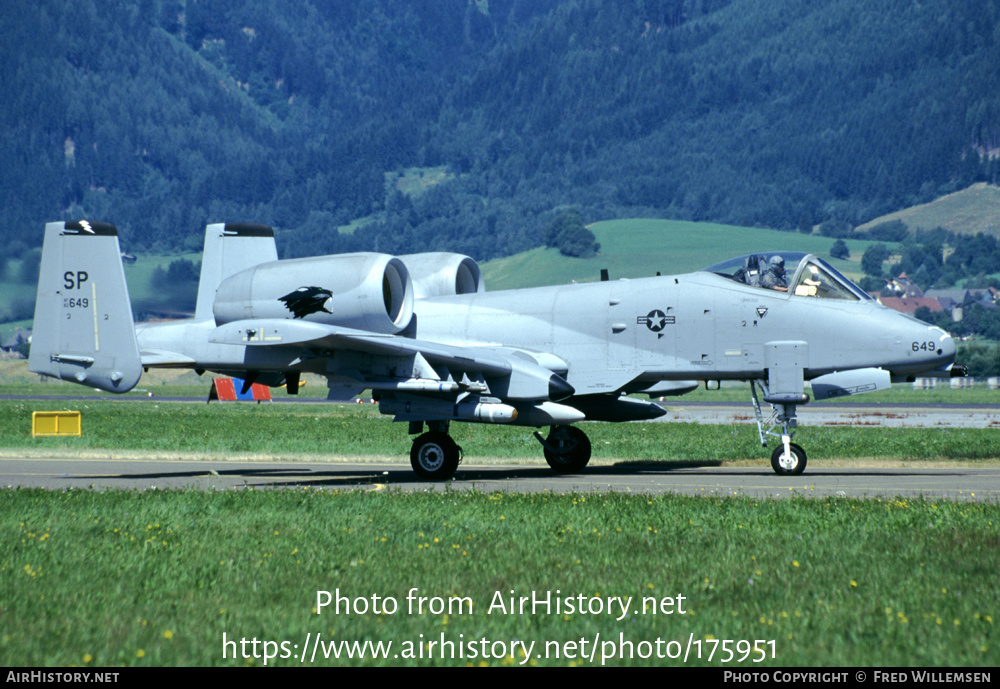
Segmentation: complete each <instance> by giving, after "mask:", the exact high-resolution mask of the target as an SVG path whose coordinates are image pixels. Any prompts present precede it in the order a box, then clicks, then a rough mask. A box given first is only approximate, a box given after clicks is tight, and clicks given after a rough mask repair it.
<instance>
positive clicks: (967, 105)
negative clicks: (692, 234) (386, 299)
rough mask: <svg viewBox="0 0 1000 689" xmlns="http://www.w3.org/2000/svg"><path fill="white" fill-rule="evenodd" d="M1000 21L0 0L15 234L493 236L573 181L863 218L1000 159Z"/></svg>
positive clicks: (691, 215) (602, 203) (399, 241)
mask: <svg viewBox="0 0 1000 689" xmlns="http://www.w3.org/2000/svg"><path fill="white" fill-rule="evenodd" d="M998 20H1000V11H998V2H997V0H922V1H920V2H916V1H914V0H773V1H771V2H766V3H763V2H757V1H751V0H617V1H614V2H611V1H610V0H605V1H599V0H563V1H559V2H555V1H553V2H534V1H533V0H488V1H487V0H476V1H473V0H411V1H404V0H352V1H351V2H323V1H320V0H296V2H283V1H282V0H140V1H139V2H137V3H136V2H124V1H122V0H7V2H5V4H4V21H3V22H2V24H0V50H2V57H3V64H2V66H0V92H2V93H3V99H2V101H0V137H2V138H0V142H2V143H0V157H2V161H0V162H2V164H0V240H2V241H3V242H4V243H5V244H6V245H7V247H8V250H9V253H10V255H14V254H18V253H22V252H23V251H24V250H25V249H26V248H28V247H30V246H34V245H37V244H38V243H39V242H40V239H41V229H42V224H43V223H44V222H45V221H47V220H54V219H61V218H82V217H88V218H95V219H101V220H107V221H110V222H113V223H115V224H116V225H118V227H119V229H120V231H121V233H122V235H123V238H124V243H125V245H126V248H127V249H128V250H131V251H142V250H149V249H153V248H158V249H182V248H185V247H186V248H188V249H191V248H197V247H198V246H199V245H200V242H201V233H202V231H203V227H204V224H205V223H206V222H217V221H238V220H246V221H255V222H264V223H269V224H271V225H273V226H274V227H275V228H276V229H277V230H278V231H279V242H280V250H281V253H282V254H283V255H284V256H294V255H304V254H314V253H318V252H333V251H340V250H357V249H376V248H377V249H379V250H382V251H398V252H405V251H415V250H426V249H450V250H458V251H463V252H466V253H469V254H471V255H473V256H475V257H477V258H480V259H488V258H491V257H496V256H502V255H508V254H511V253H514V252H517V251H521V250H524V249H527V248H531V247H534V246H540V245H542V244H543V243H544V242H545V237H546V228H547V227H549V226H550V225H551V223H552V222H553V220H554V219H555V218H556V217H557V216H558V215H559V214H560V213H561V212H562V211H564V210H565V209H566V208H567V207H573V208H576V209H578V210H579V212H580V214H581V217H582V219H583V220H584V221H585V222H588V223H589V222H592V221H595V220H600V219H606V218H613V217H626V216H657V217H669V218H677V219H690V220H712V221H716V222H726V223H733V224H743V225H757V226H764V227H773V228H778V229H789V230H794V229H798V228H803V229H807V228H811V227H812V226H813V225H817V224H819V223H823V222H836V223H840V224H843V225H845V226H847V225H849V226H853V225H857V224H859V223H861V222H864V221H867V220H870V219H872V218H874V217H876V216H878V215H881V214H883V213H887V212H890V211H893V210H897V209H899V208H901V207H904V206H907V205H912V204H913V203H916V202H922V201H929V200H931V199H933V198H935V197H937V196H939V195H940V194H942V193H946V192H950V191H954V190H956V189H960V188H963V187H965V186H967V185H968V184H970V183H973V182H976V181H994V182H995V181H996V177H997V176H998V170H997V167H996V164H995V163H994V159H993V156H995V155H996V154H997V152H998V151H1000V30H998V29H997V27H998V25H1000V21H998ZM431 170H433V171H434V173H433V175H431V176H428V177H426V178H424V179H425V180H426V183H425V184H420V183H419V180H420V179H421V177H420V176H421V174H425V175H428V174H429V171H431ZM414 180H417V181H418V183H416V184H414V183H413V181H414ZM362 218H363V219H365V222H362V223H357V224H356V225H355V227H356V229H354V231H353V232H352V233H339V232H337V231H336V228H337V227H338V226H341V225H347V224H348V223H350V222H352V221H355V220H358V219H362Z"/></svg>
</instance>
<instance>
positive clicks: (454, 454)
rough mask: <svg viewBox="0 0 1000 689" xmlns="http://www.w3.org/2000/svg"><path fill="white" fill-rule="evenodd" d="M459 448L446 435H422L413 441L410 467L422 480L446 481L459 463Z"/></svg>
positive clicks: (452, 474)
mask: <svg viewBox="0 0 1000 689" xmlns="http://www.w3.org/2000/svg"><path fill="white" fill-rule="evenodd" d="M461 452H462V450H461V448H460V447H459V446H458V445H457V444H456V443H455V441H454V440H452V439H451V436H449V435H448V434H447V433H436V432H430V433H424V434H423V435H421V436H419V437H418V438H417V439H416V440H414V441H413V447H412V448H410V465H411V466H412V467H413V471H415V472H416V473H417V476H419V477H420V478H422V479H426V480H428V481H447V480H448V479H450V478H451V477H452V476H454V475H455V470H456V469H458V463H459V462H460V461H461Z"/></svg>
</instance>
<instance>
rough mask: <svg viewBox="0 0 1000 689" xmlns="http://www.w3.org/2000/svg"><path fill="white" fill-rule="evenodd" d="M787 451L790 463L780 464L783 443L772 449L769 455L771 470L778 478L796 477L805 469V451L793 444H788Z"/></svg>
mask: <svg viewBox="0 0 1000 689" xmlns="http://www.w3.org/2000/svg"><path fill="white" fill-rule="evenodd" d="M788 449H790V450H791V457H790V458H789V460H790V461H786V462H784V463H782V461H781V455H782V454H784V452H785V445H784V443H782V444H781V445H779V446H778V447H776V448H774V452H772V453H771V468H772V469H774V473H776V474H778V475H779V476H798V475H799V474H801V473H802V472H803V471H805V469H806V451H805V450H803V449H802V448H801V447H799V446H798V445H796V444H795V443H790V444H789V446H788Z"/></svg>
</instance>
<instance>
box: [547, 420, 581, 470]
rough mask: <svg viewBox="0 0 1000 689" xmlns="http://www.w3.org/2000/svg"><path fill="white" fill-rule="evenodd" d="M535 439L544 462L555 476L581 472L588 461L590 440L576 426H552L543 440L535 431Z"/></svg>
mask: <svg viewBox="0 0 1000 689" xmlns="http://www.w3.org/2000/svg"><path fill="white" fill-rule="evenodd" d="M535 438H536V439H537V440H538V442H540V443H541V444H542V451H543V452H544V454H545V461H546V462H548V463H549V466H550V467H552V470H553V471H554V472H556V473H557V474H575V473H577V472H579V471H583V468H584V467H585V466H587V462H589V461H590V438H588V437H587V434H586V433H584V432H583V431H581V430H580V429H579V428H577V427H576V426H553V427H552V428H551V430H550V431H549V436H548V437H547V438H545V439H544V440H543V439H542V434H541V433H539V432H538V431H535Z"/></svg>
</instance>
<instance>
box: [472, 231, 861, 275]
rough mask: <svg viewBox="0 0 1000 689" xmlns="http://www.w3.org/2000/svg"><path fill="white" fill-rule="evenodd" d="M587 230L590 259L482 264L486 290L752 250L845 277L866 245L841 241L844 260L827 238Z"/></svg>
mask: <svg viewBox="0 0 1000 689" xmlns="http://www.w3.org/2000/svg"><path fill="white" fill-rule="evenodd" d="M590 230H591V231H592V232H593V233H594V235H595V236H596V237H597V241H598V242H600V244H601V253H600V255H598V256H596V257H595V258H589V259H580V258H568V257H566V256H562V255H560V254H559V252H558V251H556V250H555V249H532V250H530V251H527V252H524V253H520V254H516V255H514V256H507V257H505V258H500V259H495V260H493V261H489V262H487V263H485V264H483V266H482V270H483V276H484V278H485V280H486V288H487V289H489V290H499V289H516V288H518V287H539V286H543V285H559V284H566V283H569V282H571V281H576V282H593V281H596V280H599V279H600V272H601V269H602V268H607V269H608V272H609V274H610V277H611V279H613V280H617V279H619V278H639V277H649V276H652V275H655V274H656V273H657V272H660V273H661V274H663V275H671V274H678V273H688V272H692V271H695V270H700V269H702V268H705V267H706V266H710V265H712V264H714V263H719V262H721V261H724V260H725V259H727V258H731V257H733V256H740V255H742V254H748V253H751V252H754V251H774V250H779V249H780V250H789V251H804V252H807V253H815V254H817V255H819V256H821V257H822V258H823V259H825V260H827V261H829V262H830V263H831V264H833V265H834V266H835V267H836V268H837V269H838V270H840V271H841V272H843V273H844V274H845V275H848V276H849V277H854V278H858V277H860V275H861V267H860V262H861V256H862V254H863V253H864V250H865V248H867V247H868V246H869V245H870V244H871V242H865V241H854V240H850V241H847V245H848V248H849V249H850V251H851V259H850V260H846V261H844V260H839V259H832V258H830V247H831V246H832V245H833V240H832V239H829V238H826V237H819V236H816V235H805V236H803V235H799V234H789V233H787V232H779V231H777V230H762V229H757V228H751V227H736V226H733V225H718V224H713V223H694V222H684V221H676V220H635V219H633V220H610V221H606V222H599V223H595V224H594V225H591V226H590Z"/></svg>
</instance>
